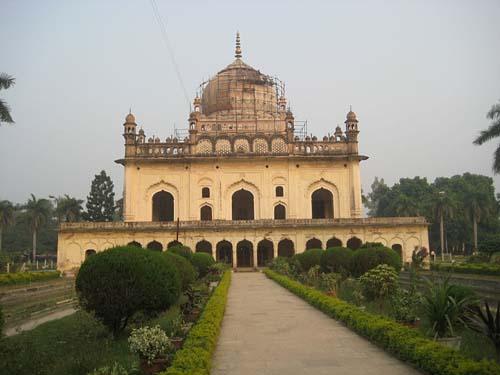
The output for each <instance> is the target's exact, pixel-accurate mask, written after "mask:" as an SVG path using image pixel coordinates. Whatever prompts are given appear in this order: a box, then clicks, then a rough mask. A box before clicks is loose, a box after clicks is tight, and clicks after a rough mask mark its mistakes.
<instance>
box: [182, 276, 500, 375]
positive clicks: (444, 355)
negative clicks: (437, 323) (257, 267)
mask: <svg viewBox="0 0 500 375" xmlns="http://www.w3.org/2000/svg"><path fill="white" fill-rule="evenodd" d="M264 272H265V274H266V276H267V277H269V278H270V279H272V280H274V281H276V282H277V283H278V284H280V285H281V286H283V287H285V288H286V289H288V290H290V291H291V292H292V293H294V294H296V295H297V296H299V297H301V298H303V299H304V300H306V301H307V302H308V303H309V304H311V305H312V306H314V307H316V308H318V309H319V310H321V311H323V312H324V313H325V314H327V315H328V316H330V317H332V318H335V319H337V320H339V321H341V322H343V323H345V324H346V325H347V326H348V327H349V328H351V329H352V330H354V331H355V332H357V333H358V334H360V335H362V336H364V337H366V338H367V339H369V340H370V341H372V342H373V343H375V344H377V345H379V346H381V347H382V348H384V349H385V350H387V351H388V352H390V353H392V354H394V355H395V356H397V357H398V358H400V359H401V360H403V361H407V362H409V363H411V364H413V365H414V366H416V367H418V368H419V369H421V370H423V371H425V372H427V373H429V374H439V375H493V374H500V366H499V365H497V364H495V363H494V362H491V361H486V360H483V361H479V362H478V361H473V360H470V359H468V358H466V357H464V356H463V355H461V354H460V353H458V352H457V351H455V350H452V349H449V348H446V347H444V346H442V345H440V344H438V343H437V342H435V341H433V340H429V339H427V338H425V337H424V336H422V335H421V334H420V333H419V332H418V331H416V330H413V329H411V328H408V327H405V326H403V325H401V324H398V323H396V322H394V321H392V320H390V319H388V318H385V317H383V316H380V315H375V314H371V313H369V312H366V311H363V310H361V309H360V308H358V307H356V306H354V305H350V304H349V303H347V302H344V301H341V300H339V299H338V298H334V297H330V296H327V295H325V294H324V293H322V292H320V291H318V290H316V289H314V288H311V287H308V286H305V285H302V284H301V283H299V282H297V281H294V280H292V279H290V278H288V277H286V276H283V275H280V274H278V273H276V272H274V271H271V270H269V269H267V270H265V271H264ZM174 374H175V373H174Z"/></svg>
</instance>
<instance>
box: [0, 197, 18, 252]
mask: <svg viewBox="0 0 500 375" xmlns="http://www.w3.org/2000/svg"><path fill="white" fill-rule="evenodd" d="M14 212H15V209H14V206H13V205H12V203H10V202H9V201H0V252H1V251H2V232H3V230H4V229H5V228H7V227H9V226H11V225H13V224H14V221H15V216H14Z"/></svg>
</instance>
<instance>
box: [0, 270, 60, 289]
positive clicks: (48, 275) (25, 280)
mask: <svg viewBox="0 0 500 375" xmlns="http://www.w3.org/2000/svg"><path fill="white" fill-rule="evenodd" d="M60 275H61V273H60V272H59V271H40V272H15V273H3V274H0V286H2V285H19V284H29V283H32V282H34V281H45V280H51V279H57V278H58V277H59V276H60Z"/></svg>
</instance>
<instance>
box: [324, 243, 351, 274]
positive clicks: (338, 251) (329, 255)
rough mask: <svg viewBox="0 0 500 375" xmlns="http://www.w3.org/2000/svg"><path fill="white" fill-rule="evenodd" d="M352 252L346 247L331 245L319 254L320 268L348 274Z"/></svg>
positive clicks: (325, 270)
mask: <svg viewBox="0 0 500 375" xmlns="http://www.w3.org/2000/svg"><path fill="white" fill-rule="evenodd" d="M353 254H354V252H353V251H352V250H351V249H349V248H347V247H332V248H329V249H326V250H325V251H324V252H323V254H322V255H321V270H322V271H323V272H335V273H341V274H348V273H349V271H350V268H351V261H352V256H353Z"/></svg>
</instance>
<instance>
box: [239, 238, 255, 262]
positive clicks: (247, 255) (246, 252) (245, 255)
mask: <svg viewBox="0 0 500 375" xmlns="http://www.w3.org/2000/svg"><path fill="white" fill-rule="evenodd" d="M236 265H237V266H238V267H253V245H252V243H251V242H250V241H248V240H243V241H240V242H238V244H237V245H236Z"/></svg>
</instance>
